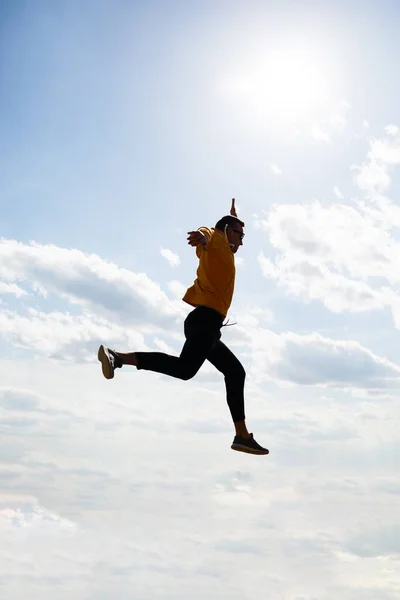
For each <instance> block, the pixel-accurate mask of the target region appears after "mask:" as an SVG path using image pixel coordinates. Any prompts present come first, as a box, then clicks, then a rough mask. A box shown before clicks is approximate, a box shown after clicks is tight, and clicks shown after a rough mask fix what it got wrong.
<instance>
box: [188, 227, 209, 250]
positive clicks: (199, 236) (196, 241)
mask: <svg viewBox="0 0 400 600" xmlns="http://www.w3.org/2000/svg"><path fill="white" fill-rule="evenodd" d="M187 240H188V244H189V245H190V246H199V245H200V244H201V245H202V246H203V249H204V250H205V249H206V248H207V244H208V239H207V237H206V236H205V235H204V233H201V231H188V238H187Z"/></svg>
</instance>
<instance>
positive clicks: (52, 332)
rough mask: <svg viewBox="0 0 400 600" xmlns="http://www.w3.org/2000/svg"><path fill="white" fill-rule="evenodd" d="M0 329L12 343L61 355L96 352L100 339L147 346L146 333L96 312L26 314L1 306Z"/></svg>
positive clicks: (62, 356) (31, 310) (32, 310)
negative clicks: (105, 317)
mask: <svg viewBox="0 0 400 600" xmlns="http://www.w3.org/2000/svg"><path fill="white" fill-rule="evenodd" d="M0 332H1V333H2V335H3V336H4V338H5V339H6V340H7V341H8V342H9V343H11V344H13V345H15V346H17V347H20V348H26V349H31V350H36V351H37V352H39V353H40V354H42V353H44V354H46V355H49V356H52V357H55V358H58V359H70V360H71V359H73V360H74V359H77V358H78V357H80V358H82V357H85V356H88V357H90V356H92V355H94V350H95V349H96V350H97V346H98V345H99V344H100V343H106V344H107V345H111V344H112V343H117V342H118V343H120V344H123V345H125V346H131V347H136V348H140V347H142V348H144V347H145V344H144V339H143V336H142V335H141V334H140V333H139V332H138V331H137V330H135V329H133V328H132V327H127V326H120V325H116V324H114V323H110V322H109V321H107V320H105V319H101V318H98V317H96V316H94V315H90V314H83V315H78V316H72V315H69V314H65V313H61V312H51V313H43V312H40V311H38V310H36V309H32V308H31V309H28V311H27V312H26V314H25V315H22V314H19V313H16V312H15V311H9V310H0Z"/></svg>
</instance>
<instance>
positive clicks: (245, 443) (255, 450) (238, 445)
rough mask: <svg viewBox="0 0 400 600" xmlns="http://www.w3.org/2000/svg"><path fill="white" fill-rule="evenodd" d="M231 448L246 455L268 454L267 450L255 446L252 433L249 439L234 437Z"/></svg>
mask: <svg viewBox="0 0 400 600" xmlns="http://www.w3.org/2000/svg"><path fill="white" fill-rule="evenodd" d="M231 448H232V450H237V451H238V452H247V453H248V454H269V450H267V449H266V448H263V447H262V446H260V444H257V442H256V440H255V439H254V438H253V434H252V433H250V437H249V438H242V437H239V436H238V435H235V439H234V440H233V443H232V446H231Z"/></svg>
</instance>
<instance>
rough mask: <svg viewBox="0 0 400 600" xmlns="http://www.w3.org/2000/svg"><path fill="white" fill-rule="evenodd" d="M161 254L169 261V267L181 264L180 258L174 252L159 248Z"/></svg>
mask: <svg viewBox="0 0 400 600" xmlns="http://www.w3.org/2000/svg"><path fill="white" fill-rule="evenodd" d="M160 253H161V256H163V257H164V258H165V259H166V260H167V261H168V263H169V265H170V267H178V266H179V265H180V264H181V260H180V258H179V256H178V255H177V254H175V252H172V250H168V249H167V248H161V250H160Z"/></svg>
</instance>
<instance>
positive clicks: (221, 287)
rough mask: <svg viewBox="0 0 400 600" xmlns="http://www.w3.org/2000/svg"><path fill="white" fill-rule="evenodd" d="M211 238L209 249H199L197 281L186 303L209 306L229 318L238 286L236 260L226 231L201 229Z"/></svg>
mask: <svg viewBox="0 0 400 600" xmlns="http://www.w3.org/2000/svg"><path fill="white" fill-rule="evenodd" d="M198 231H201V233H203V234H204V235H205V236H206V237H207V239H208V244H207V248H206V249H205V250H204V249H203V246H202V245H201V244H200V245H199V246H197V247H196V254H197V256H198V258H199V266H198V269H197V278H196V280H195V281H194V284H193V285H192V286H191V287H190V288H188V290H187V291H186V293H185V295H184V297H183V298H182V300H184V302H187V303H188V304H191V305H192V306H198V305H201V306H208V307H209V308H213V309H214V310H216V311H218V312H219V313H220V314H221V315H222V316H223V317H226V314H227V312H228V309H229V307H230V305H231V302H232V296H233V290H234V287H235V274H236V269H235V258H234V255H233V252H232V251H231V249H230V247H229V243H228V239H227V237H226V235H225V233H224V232H223V231H219V230H218V229H214V228H211V229H209V228H208V227H199V229H198Z"/></svg>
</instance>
